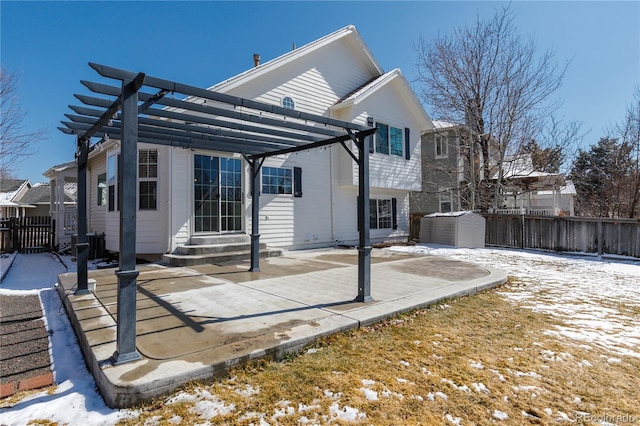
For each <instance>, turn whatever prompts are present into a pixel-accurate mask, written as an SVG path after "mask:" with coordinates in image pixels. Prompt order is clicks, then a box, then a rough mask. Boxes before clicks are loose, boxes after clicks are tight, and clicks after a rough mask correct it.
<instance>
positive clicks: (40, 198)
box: [20, 183, 76, 204]
mask: <svg viewBox="0 0 640 426" xmlns="http://www.w3.org/2000/svg"><path fill="white" fill-rule="evenodd" d="M64 189H65V191H64V202H65V203H74V202H75V201H76V200H75V198H74V195H73V194H74V193H75V191H76V185H75V183H74V184H73V185H68V184H65V188H64ZM50 202H51V184H49V183H37V184H35V185H34V186H32V187H31V188H29V190H28V191H27V192H26V193H25V194H24V195H23V196H22V198H20V203H27V204H49V203H50Z"/></svg>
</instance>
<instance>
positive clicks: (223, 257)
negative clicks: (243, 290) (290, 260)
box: [162, 248, 282, 266]
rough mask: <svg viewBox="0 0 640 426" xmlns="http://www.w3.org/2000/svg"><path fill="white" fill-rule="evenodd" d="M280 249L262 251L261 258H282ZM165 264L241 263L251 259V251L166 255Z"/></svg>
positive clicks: (164, 256)
mask: <svg viewBox="0 0 640 426" xmlns="http://www.w3.org/2000/svg"><path fill="white" fill-rule="evenodd" d="M281 255H282V250H280V249H268V248H263V249H260V257H262V258H265V257H275V256H281ZM162 259H163V261H164V262H165V263H168V264H169V265H171V266H193V265H204V264H207V263H213V264H220V263H227V262H240V261H244V260H249V259H251V249H247V250H236V251H229V252H220V253H203V254H165V255H163V257H162Z"/></svg>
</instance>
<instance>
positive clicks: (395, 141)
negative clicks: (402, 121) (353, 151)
mask: <svg viewBox="0 0 640 426" xmlns="http://www.w3.org/2000/svg"><path fill="white" fill-rule="evenodd" d="M376 128H377V129H378V131H377V132H376V141H375V146H376V152H377V153H380V154H387V155H397V156H399V157H402V147H403V140H402V139H403V134H404V132H403V131H402V129H400V128H398V127H393V126H389V125H388V124H384V123H376Z"/></svg>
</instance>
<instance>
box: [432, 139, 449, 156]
mask: <svg viewBox="0 0 640 426" xmlns="http://www.w3.org/2000/svg"><path fill="white" fill-rule="evenodd" d="M435 141H436V158H447V157H448V156H449V138H447V137H446V136H436V137H435Z"/></svg>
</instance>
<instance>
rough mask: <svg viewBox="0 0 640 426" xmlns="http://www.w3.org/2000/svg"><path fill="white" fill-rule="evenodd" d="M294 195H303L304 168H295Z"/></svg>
mask: <svg viewBox="0 0 640 426" xmlns="http://www.w3.org/2000/svg"><path fill="white" fill-rule="evenodd" d="M293 196H294V197H302V169H301V168H300V167H294V168H293Z"/></svg>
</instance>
